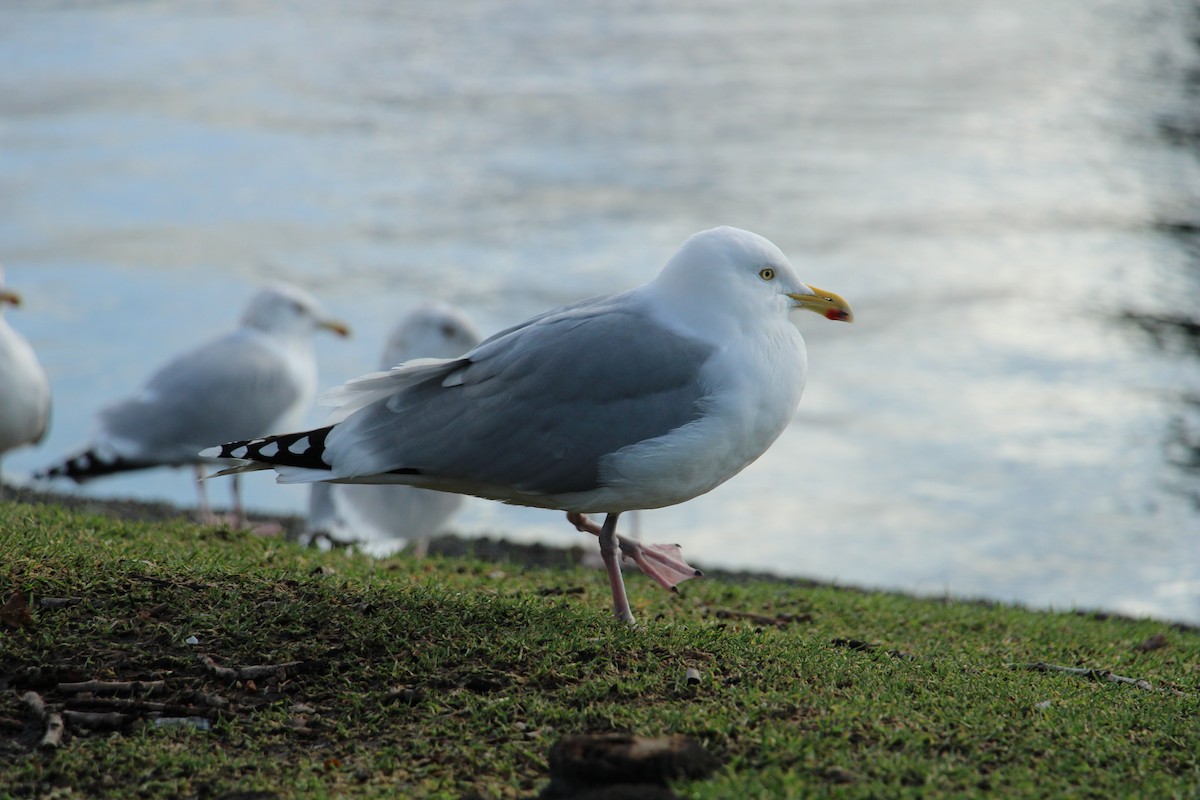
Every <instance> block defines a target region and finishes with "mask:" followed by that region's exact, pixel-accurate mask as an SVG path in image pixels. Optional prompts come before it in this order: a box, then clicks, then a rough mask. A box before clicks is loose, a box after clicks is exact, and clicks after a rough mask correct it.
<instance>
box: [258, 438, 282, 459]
mask: <svg viewBox="0 0 1200 800" xmlns="http://www.w3.org/2000/svg"><path fill="white" fill-rule="evenodd" d="M278 453H279V442H267V443H266V444H264V445H263V446H262V447H261V448H260V449H259V451H258V454H259V455H260V456H263V457H265V458H272V457H274V456H275V455H276V454H278Z"/></svg>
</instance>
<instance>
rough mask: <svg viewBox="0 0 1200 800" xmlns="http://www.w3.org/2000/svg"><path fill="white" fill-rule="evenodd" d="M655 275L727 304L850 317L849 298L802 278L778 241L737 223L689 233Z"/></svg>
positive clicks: (841, 318)
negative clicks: (776, 242)
mask: <svg viewBox="0 0 1200 800" xmlns="http://www.w3.org/2000/svg"><path fill="white" fill-rule="evenodd" d="M657 280H658V281H661V282H663V283H666V284H668V285H671V286H673V287H679V289H680V290H682V291H685V292H686V293H687V294H689V295H691V296H694V297H706V298H707V297H712V298H715V299H717V302H722V303H725V304H728V305H736V306H739V307H747V308H755V309H759V308H764V309H765V308H777V309H779V310H780V311H782V312H783V313H785V314H786V313H787V312H788V311H791V310H792V309H796V308H803V309H806V310H808V311H813V312H816V313H818V314H820V315H821V316H823V317H825V318H826V319H831V320H836V321H839V322H853V321H854V312H853V311H851V310H850V304H849V303H847V302H846V301H845V300H843V299H842V298H841V297H839V296H838V295H836V294H834V293H833V292H829V291H826V290H824V289H818V288H817V287H815V286H809V285H808V284H805V283H804V282H802V281H801V280H800V278H799V277H798V276H797V275H796V271H795V269H793V268H792V265H791V264H790V263H789V262H788V260H787V256H785V255H784V254H783V252H782V251H781V250H780V249H779V248H778V247H776V246H775V245H774V244H772V243H771V242H770V241H769V240H767V239H765V238H763V237H762V236H759V235H758V234H756V233H751V232H750V231H744V230H741V229H739V228H730V227H720V228H712V229H710V230H706V231H701V232H700V233H697V234H695V235H693V236H691V237H690V238H689V239H688V240H687V241H686V242H684V243H683V245H682V246H681V247H680V248H679V250H678V252H676V253H675V255H674V256H672V257H671V260H670V261H668V262H667V265H666V266H665V267H663V270H662V273H661V274H660V275H659V278H658V279H657Z"/></svg>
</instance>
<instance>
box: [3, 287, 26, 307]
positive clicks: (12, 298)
mask: <svg viewBox="0 0 1200 800" xmlns="http://www.w3.org/2000/svg"><path fill="white" fill-rule="evenodd" d="M0 303H12V304H13V305H14V306H19V305H21V295H19V294H17V293H16V292H14V291H13V290H12V289H4V288H0Z"/></svg>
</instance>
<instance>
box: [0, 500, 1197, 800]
mask: <svg viewBox="0 0 1200 800" xmlns="http://www.w3.org/2000/svg"><path fill="white" fill-rule="evenodd" d="M628 583H629V587H630V593H631V600H632V602H633V604H634V608H635V612H637V613H638V614H639V617H640V619H641V620H642V621H643V625H642V626H641V627H639V628H637V629H634V630H630V629H626V628H624V627H622V626H620V625H618V624H616V623H615V622H614V621H613V620H612V618H611V617H610V615H609V610H608V608H609V599H608V595H607V588H606V583H605V580H604V577H603V575H602V574H601V573H599V572H593V571H589V570H586V569H583V568H576V569H567V570H545V569H540V568H533V567H525V566H522V565H519V564H515V563H509V564H501V565H497V564H495V563H483V562H480V561H474V560H470V559H451V558H440V557H438V558H432V559H429V560H426V561H423V562H417V561H413V560H410V559H406V558H396V559H391V560H387V561H374V560H371V559H368V558H365V557H361V556H357V555H353V554H347V553H338V552H335V553H316V552H313V551H306V550H302V549H300V548H297V547H294V546H292V545H289V544H286V543H283V542H281V541H278V540H273V539H261V538H255V537H253V536H249V535H245V534H239V533H230V532H227V531H220V530H215V529H204V528H198V527H196V526H193V525H189V524H187V523H186V522H180V521H166V522H157V523H132V522H124V521H120V520H114V519H110V518H102V517H96V516H86V515H82V514H79V513H77V512H70V511H66V510H63V509H60V508H55V507H49V506H48V507H40V508H35V507H31V506H24V505H14V504H8V505H3V504H0V601H3V600H4V599H6V598H8V599H10V602H9V603H8V605H7V606H6V607H5V610H4V612H3V613H2V614H0V616H2V617H3V621H0V690H2V691H0V763H3V764H6V765H7V766H5V767H4V768H3V769H0V796H14V797H16V796H36V795H38V794H52V793H53V794H54V796H57V797H91V796H113V797H117V796H120V797H202V798H229V799H230V800H232V798H253V797H257V798H268V797H281V798H290V797H297V798H301V797H303V798H308V797H334V796H359V797H371V796H377V797H444V798H461V797H465V796H479V797H483V798H510V797H530V796H534V795H536V793H537V792H538V791H539V790H540V789H541V788H542V787H543V786H544V785H545V783H546V769H547V751H548V749H549V747H550V745H551V744H552V743H553V742H554V741H556V740H557V739H558V738H559V737H560V736H563V735H565V734H569V733H577V732H589V731H595V732H600V731H614V730H617V731H631V732H634V733H638V734H647V735H652V734H661V733H682V734H687V735H689V736H691V737H693V738H695V739H696V740H698V741H699V742H700V743H701V744H702V745H703V746H704V747H705V748H706V749H707V750H708V752H709V753H711V754H712V755H713V756H715V757H716V758H717V759H719V761H720V763H721V766H720V767H719V769H718V770H717V771H716V773H715V774H713V775H712V776H711V777H709V778H707V779H704V780H696V781H692V782H682V783H676V784H675V787H674V788H675V791H676V792H677V793H678V794H679V795H680V796H684V797H695V798H757V797H761V798H776V797H804V796H839V797H905V796H908V797H923V798H925V797H937V796H946V797H949V796H953V797H963V796H966V797H970V796H982V795H994V796H1003V797H1047V796H1073V797H1105V798H1107V797H1120V796H1135V795H1141V796H1148V797H1149V796H1153V797H1195V796H1200V789H1198V788H1197V787H1198V786H1200V713H1198V712H1200V708H1198V705H1200V703H1198V698H1200V634H1197V633H1196V632H1195V631H1189V630H1182V629H1178V628H1174V627H1172V626H1170V625H1168V624H1164V623H1158V622H1152V621H1136V622H1135V621H1129V620H1124V619H1115V618H1111V619H1102V618H1097V617H1095V616H1092V615H1077V614H1049V613H1035V612H1029V611H1025V610H1021V609H1015V608H1010V607H1003V606H993V605H984V604H977V603H954V602H949V603H947V602H939V601H932V600H917V599H912V598H907V597H902V596H897V595H891V594H874V593H863V592H858V591H851V590H842V589H836V588H830V587H814V586H807V585H802V584H799V583H787V582H779V581H776V582H769V581H743V580H734V579H725V578H722V579H705V580H699V581H692V582H689V583H688V584H685V586H684V587H683V588H682V591H681V593H680V595H678V596H671V595H669V594H668V593H666V592H663V591H661V590H660V589H658V588H657V587H656V586H653V585H652V584H650V583H649V582H647V581H645V580H644V579H642V578H641V577H640V576H637V575H633V576H630V577H629V581H628ZM17 589H19V590H20V591H21V592H22V593H23V597H24V598H25V599H26V601H27V606H28V608H27V609H26V608H24V607H23V606H22V604H21V598H15V599H13V598H12V593H13V591H14V590H17ZM189 640H190V641H191V642H193V643H189ZM1038 663H1042V664H1048V665H1054V666H1061V667H1068V668H1085V669H1094V670H1096V672H1092V673H1084V672H1079V673H1073V672H1064V671H1058V670H1057V669H1050V670H1034V669H1030V665H1033V664H1038ZM248 667H263V669H261V670H257V671H256V670H249V671H244V672H239V670H244V669H246V668H248ZM689 668H690V669H694V670H696V671H697V672H698V673H699V680H698V681H697V680H696V679H695V678H696V675H695V673H693V674H692V676H691V680H689V678H688V674H687V670H689ZM1112 674H1115V675H1119V676H1124V677H1128V678H1130V679H1136V680H1138V681H1141V682H1142V683H1140V684H1136V683H1132V682H1123V681H1115V680H1111V679H1106V677H1108V678H1111V677H1112ZM96 680H100V681H107V682H118V683H126V684H128V682H131V681H140V682H142V683H141V685H139V686H129V685H126V686H125V687H123V688H121V687H117V688H114V687H108V688H104V689H97V690H96V691H92V692H87V691H79V689H78V687H72V684H73V683H78V682H86V681H96ZM30 692H32V693H36V695H37V696H38V697H40V698H41V699H42V700H43V701H44V703H45V704H46V705H47V706H48V708H49V709H50V710H58V711H61V712H64V714H65V716H66V717H67V724H66V733H65V734H64V735H63V737H62V740H61V744H60V745H59V746H57V747H56V748H53V747H47V748H39V746H38V742H39V739H40V738H41V737H42V735H43V731H44V728H45V724H44V723H43V722H42V721H41V720H40V719H39V718H38V717H37V716H36V714H35V713H34V712H33V711H31V707H30V706H29V704H28V702H29V701H28V700H27V699H23V698H27V697H28V693H30ZM81 714H82V715H83V716H81ZM87 715H91V716H87ZM104 715H108V716H104ZM159 717H162V718H166V719H167V720H169V721H170V722H171V724H168V725H163V724H162V723H160V722H157V721H156V718H159ZM89 727H91V728H93V729H94V730H91V732H90V733H89V732H88V731H89ZM206 728H207V730H206Z"/></svg>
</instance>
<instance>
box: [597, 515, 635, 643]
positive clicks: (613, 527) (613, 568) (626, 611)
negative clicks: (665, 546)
mask: <svg viewBox="0 0 1200 800" xmlns="http://www.w3.org/2000/svg"><path fill="white" fill-rule="evenodd" d="M619 516H620V514H609V515H608V516H607V517H605V518H604V527H603V528H601V529H600V534H599V536H600V557H601V558H603V559H604V568H605V569H606V570H607V571H608V584H609V586H611V587H612V596H613V614H615V615H616V617H617V619H619V620H621V621H622V622H628V623H629V624H630V625H633V624H634V619H633V609H631V608H630V607H629V598H628V597H627V596H626V594H625V580H624V579H623V578H622V577H621V557H620V556H618V555H617V548H618V544H617V517H619Z"/></svg>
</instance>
